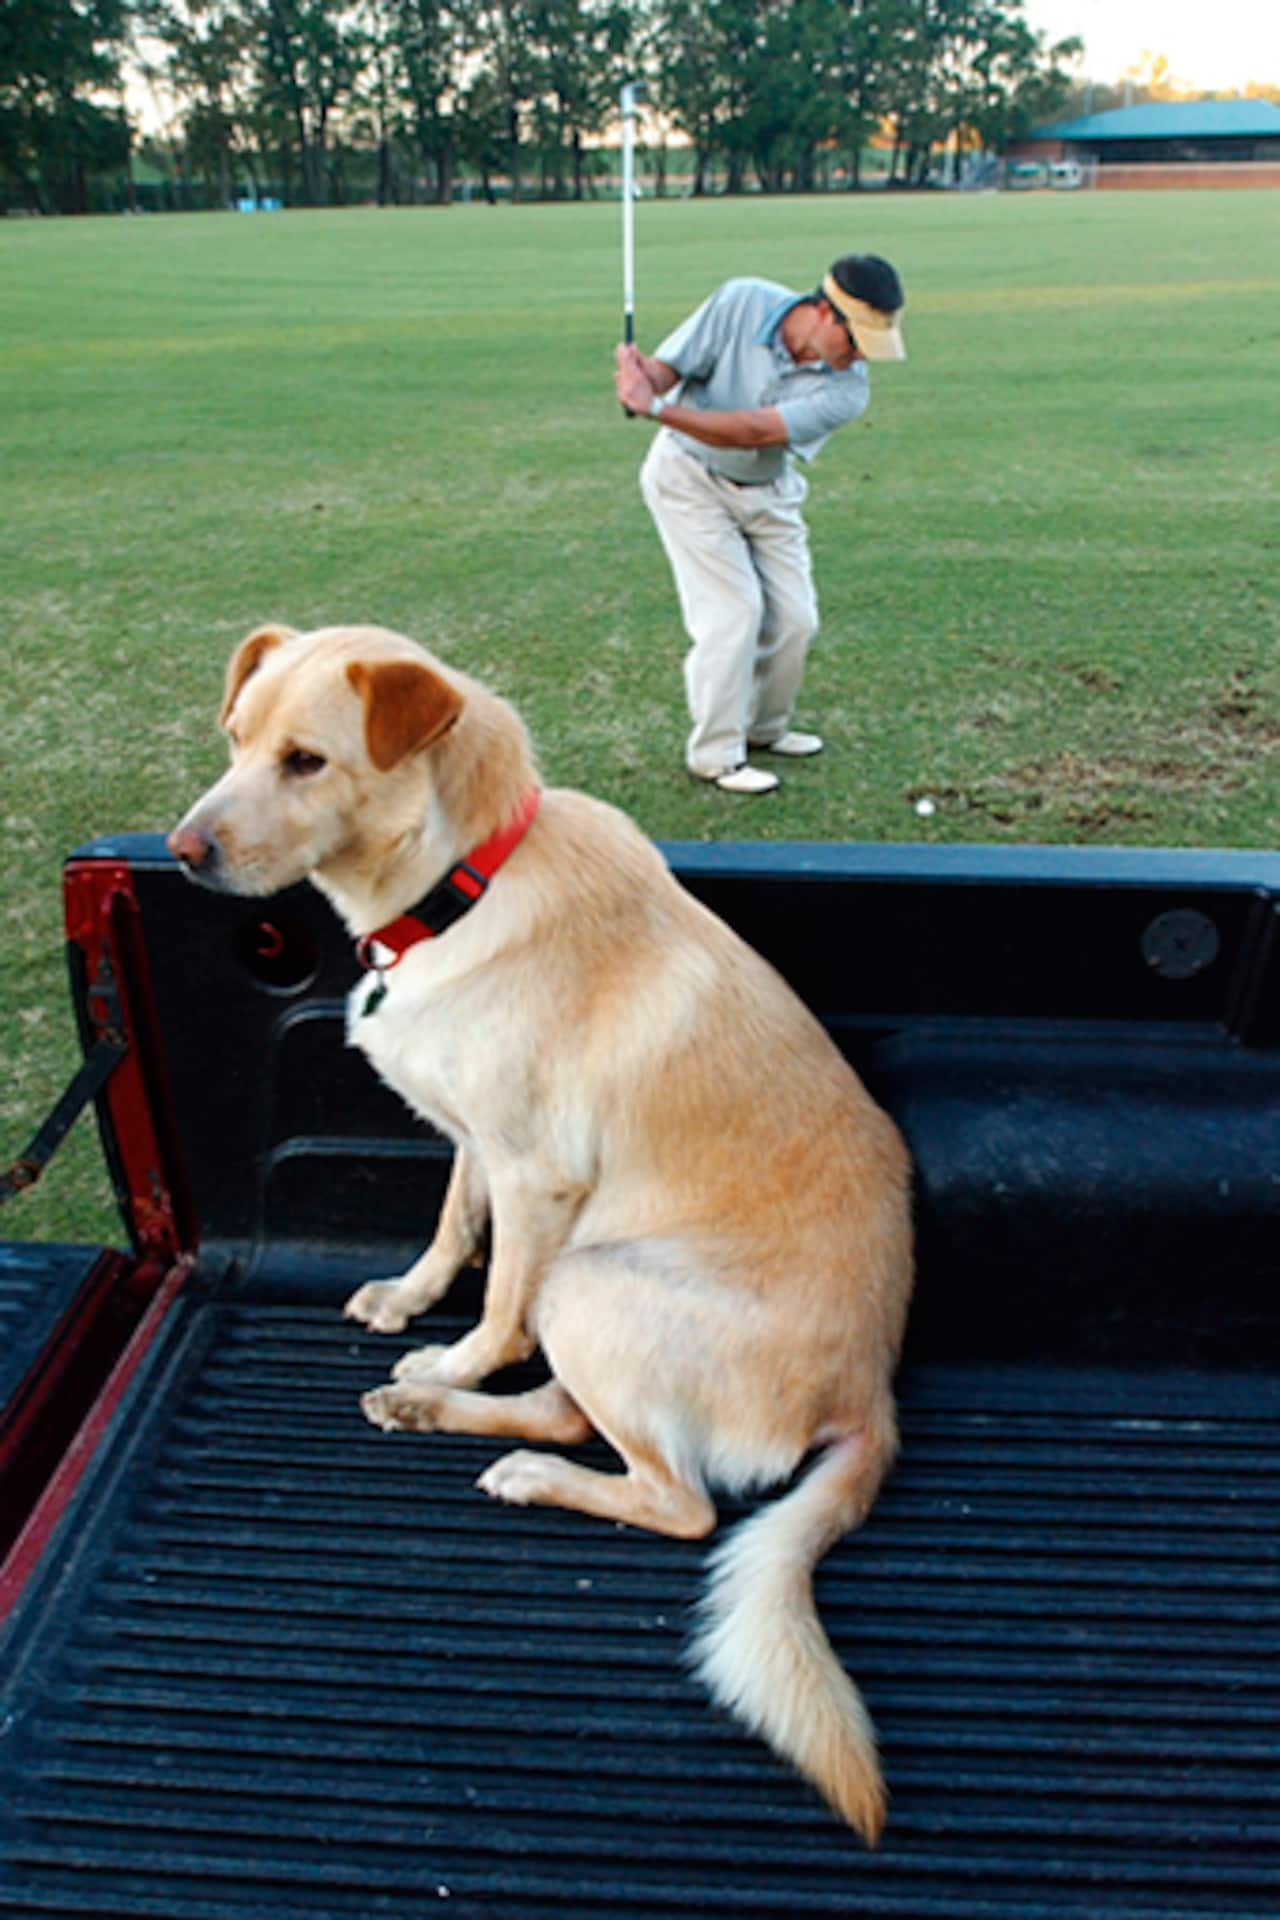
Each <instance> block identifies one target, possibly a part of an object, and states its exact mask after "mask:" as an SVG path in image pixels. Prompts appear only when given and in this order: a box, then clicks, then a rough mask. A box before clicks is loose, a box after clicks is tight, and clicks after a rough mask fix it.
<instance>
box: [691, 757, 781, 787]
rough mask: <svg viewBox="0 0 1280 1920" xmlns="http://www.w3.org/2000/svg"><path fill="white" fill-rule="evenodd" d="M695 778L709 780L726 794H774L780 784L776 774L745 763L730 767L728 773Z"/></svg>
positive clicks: (695, 775)
mask: <svg viewBox="0 0 1280 1920" xmlns="http://www.w3.org/2000/svg"><path fill="white" fill-rule="evenodd" d="M692 771H693V769H692V768H690V772H692ZM694 778H695V779H697V780H709V781H710V782H711V784H712V785H713V786H716V787H719V788H721V789H722V791H723V792H725V793H772V792H773V791H774V789H775V788H776V786H777V784H778V776H777V774H776V773H765V772H764V771H763V769H762V768H760V767H748V766H747V765H746V764H745V763H744V764H743V765H742V766H740V767H730V768H729V771H728V772H727V773H698V774H694Z"/></svg>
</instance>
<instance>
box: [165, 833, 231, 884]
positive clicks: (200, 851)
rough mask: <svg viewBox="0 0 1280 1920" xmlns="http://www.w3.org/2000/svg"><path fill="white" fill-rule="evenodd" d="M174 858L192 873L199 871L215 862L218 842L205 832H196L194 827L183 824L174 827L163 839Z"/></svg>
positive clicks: (213, 864)
mask: <svg viewBox="0 0 1280 1920" xmlns="http://www.w3.org/2000/svg"><path fill="white" fill-rule="evenodd" d="M165 845H166V846H167V847H168V849H169V851H170V853H171V854H172V855H173V857H174V859H175V860H180V861H181V862H182V864H183V866H184V867H188V868H190V870H191V872H192V873H200V872H202V871H203V870H204V869H205V868H207V867H212V866H215V865H216V864H217V858H218V843H217V841H216V840H212V839H210V838H209V836H208V835H207V834H203V833H199V832H197V830H196V828H195V827H189V826H187V825H186V824H185V822H184V824H183V825H182V826H178V827H175V828H174V830H173V832H172V833H171V834H170V835H169V838H168V839H167V840H166V841H165Z"/></svg>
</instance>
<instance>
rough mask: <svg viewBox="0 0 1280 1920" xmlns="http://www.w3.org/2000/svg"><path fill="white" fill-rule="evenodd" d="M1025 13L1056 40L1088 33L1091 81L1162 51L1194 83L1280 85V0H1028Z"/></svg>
mask: <svg viewBox="0 0 1280 1920" xmlns="http://www.w3.org/2000/svg"><path fill="white" fill-rule="evenodd" d="M1025 13H1026V18H1027V21H1028V23H1029V24H1030V25H1031V26H1032V27H1035V28H1037V29H1041V30H1043V31H1044V32H1046V33H1047V34H1048V35H1049V37H1050V38H1051V39H1053V40H1062V39H1065V38H1066V37H1067V35H1068V34H1078V35H1080V37H1081V38H1082V39H1083V40H1084V43H1085V57H1084V60H1083V61H1082V63H1081V70H1082V72H1083V73H1084V74H1085V75H1086V76H1087V77H1088V78H1089V79H1091V80H1101V81H1114V80H1118V79H1119V78H1120V76H1121V75H1122V74H1123V72H1124V71H1125V69H1126V67H1131V66H1133V65H1134V64H1135V63H1136V62H1138V61H1139V60H1141V59H1142V56H1143V54H1144V53H1162V54H1164V56H1165V58H1166V59H1167V60H1168V62H1169V67H1170V70H1171V72H1172V74H1173V77H1174V78H1175V79H1177V80H1179V81H1182V82H1184V83H1185V84H1186V85H1187V86H1188V87H1192V88H1205V89H1216V90H1219V91H1223V90H1226V89H1228V88H1237V87H1244V86H1245V85H1247V84H1248V82H1249V81H1251V80H1260V81H1263V82H1270V83H1272V84H1274V85H1278V86H1280V5H1277V0H1025Z"/></svg>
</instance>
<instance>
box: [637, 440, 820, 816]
mask: <svg viewBox="0 0 1280 1920" xmlns="http://www.w3.org/2000/svg"><path fill="white" fill-rule="evenodd" d="M640 491H641V493H642V494H643V495H644V500H645V505H646V506H647V507H648V509H649V511H650V513H651V514H652V515H653V518H654V521H655V523H656V525H657V528H658V532H659V533H660V535H661V536H662V544H663V546H664V547H665V549H666V553H667V558H668V560H669V561H670V562H671V571H672V572H673V574H674V575H675V581H676V590H677V592H678V593H679V596H680V612H681V615H682V617H683V620H684V624H685V629H686V631H687V633H688V635H689V638H690V640H691V641H692V642H693V645H692V647H691V648H690V650H689V653H688V654H687V656H686V658H685V668H684V677H685V689H686V692H687V694H688V699H689V712H690V714H691V716H692V718H693V731H692V732H691V733H690V735H689V741H688V745H687V747H686V750H685V757H686V759H687V761H688V764H689V767H690V770H691V771H692V772H694V773H698V774H702V775H704V776H707V777H712V778H713V777H714V776H715V775H716V774H719V773H725V772H727V771H728V769H729V768H731V767H737V766H740V765H741V764H742V762H743V761H744V760H745V759H746V755H747V746H748V743H750V744H751V745H752V746H767V745H768V744H769V743H770V742H771V741H773V740H777V739H780V738H781V736H782V735H783V734H784V733H785V732H786V730H787V725H788V722H789V720H790V718H791V708H792V703H793V702H794V700H795V696H796V691H797V689H798V688H799V685H800V677H801V674H802V673H803V671H804V662H805V656H806V654H807V653H808V651H809V643H810V641H811V640H812V639H813V637H814V635H815V633H816V632H817V630H818V603H817V598H816V596H815V594H814V590H813V572H812V566H811V563H810V559H809V534H808V530H807V528H806V527H805V524H804V520H803V518H802V516H801V512H800V509H801V507H802V506H803V504H804V501H805V499H806V497H807V495H808V492H809V485H808V482H807V481H806V480H805V478H804V476H803V475H802V474H799V473H796V472H794V471H792V470H788V471H787V472H786V473H784V474H783V476H782V477H781V479H779V480H775V481H770V482H767V483H766V484H765V485H763V486H758V487H736V486H734V484H733V483H732V481H729V480H721V479H718V478H717V477H716V476H715V475H714V474H713V473H709V472H708V471H707V469H706V468H705V467H704V466H703V465H702V463H701V461H699V460H696V459H695V458H694V457H693V456H692V455H691V454H688V453H685V452H684V450H683V449H682V448H681V446H680V444H679V442H678V441H677V440H676V439H675V437H674V435H673V434H671V433H669V432H665V431H661V430H660V431H659V432H658V434H657V435H656V436H655V438H654V442H653V445H652V447H651V448H650V449H649V454H648V458H647V459H646V460H645V463H644V466H643V467H642V468H641V470H640Z"/></svg>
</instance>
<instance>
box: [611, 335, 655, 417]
mask: <svg viewBox="0 0 1280 1920" xmlns="http://www.w3.org/2000/svg"><path fill="white" fill-rule="evenodd" d="M613 390H614V392H615V393H616V394H617V396H618V399H619V400H620V401H621V402H622V405H623V406H624V407H626V408H627V409H628V410H629V411H630V412H631V413H648V411H649V407H650V404H651V402H652V400H653V396H654V391H655V389H654V387H653V385H652V383H651V382H650V380H649V376H648V374H647V373H646V372H645V366H644V355H643V354H642V353H641V352H640V350H639V348H638V347H636V346H635V345H633V344H630V343H628V342H625V341H623V342H620V343H619V344H618V346H616V347H615V348H614V350H613Z"/></svg>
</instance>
